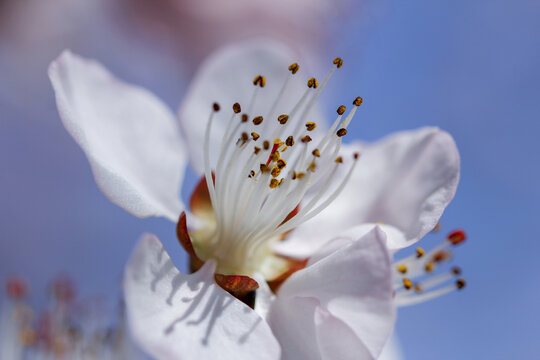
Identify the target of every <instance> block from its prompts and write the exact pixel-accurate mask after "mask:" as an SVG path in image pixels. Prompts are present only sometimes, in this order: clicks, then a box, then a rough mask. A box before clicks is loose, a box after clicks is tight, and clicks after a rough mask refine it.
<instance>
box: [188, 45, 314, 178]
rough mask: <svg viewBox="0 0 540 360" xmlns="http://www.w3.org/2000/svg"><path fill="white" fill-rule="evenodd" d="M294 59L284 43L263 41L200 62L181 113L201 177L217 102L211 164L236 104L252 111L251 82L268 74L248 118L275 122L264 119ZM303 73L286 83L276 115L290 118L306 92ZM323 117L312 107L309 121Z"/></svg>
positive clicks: (222, 51) (227, 49)
mask: <svg viewBox="0 0 540 360" xmlns="http://www.w3.org/2000/svg"><path fill="white" fill-rule="evenodd" d="M296 58H297V57H296V55H294V53H293V52H292V51H291V50H289V49H288V48H287V47H285V46H283V45H282V44H280V43H278V42H274V41H272V40H268V39H259V40H255V41H247V42H242V43H237V44H233V45H230V46H226V47H223V48H221V49H219V50H218V51H217V52H215V53H214V54H213V55H211V56H210V57H209V58H207V60H206V61H204V62H203V63H202V65H201V66H200V68H199V70H198V72H197V74H196V76H195V77H194V79H193V81H192V83H191V85H190V88H189V91H188V94H187V96H186V98H185V99H184V102H183V103H182V105H181V107H180V110H179V117H180V124H181V127H182V132H183V134H185V136H186V142H187V144H188V146H189V154H190V160H191V164H192V166H193V167H194V168H195V170H197V171H198V172H199V173H202V172H203V169H204V162H203V159H204V157H203V145H204V134H205V130H206V124H207V123H208V118H209V116H210V113H211V109H212V104H213V103H214V102H217V103H219V104H220V105H221V111H220V112H218V113H217V114H216V119H215V120H214V121H213V124H212V132H211V140H210V154H211V156H210V162H211V164H212V165H213V164H215V163H216V161H217V156H218V155H219V152H220V150H219V148H220V144H221V140H222V138H223V136H224V134H225V129H226V128H227V126H228V124H229V120H230V118H231V115H232V114H233V111H232V105H233V104H234V103H235V102H238V103H240V105H241V107H242V112H243V113H248V112H249V103H250V101H251V97H252V95H253V92H254V91H255V89H256V87H255V86H254V85H253V79H254V78H255V76H257V75H264V76H266V86H265V87H264V88H262V89H261V88H257V91H258V94H257V100H256V101H255V104H254V106H253V110H252V111H251V113H250V114H249V115H250V119H251V118H253V117H254V116H258V115H261V116H263V117H265V120H264V121H277V120H276V118H272V119H266V115H267V113H268V111H269V110H270V108H271V106H272V104H273V103H274V100H275V98H276V97H277V95H278V93H279V91H280V89H281V87H282V85H283V83H284V81H285V79H286V78H287V77H288V76H289V74H290V72H289V71H288V70H287V68H288V66H289V65H290V64H291V63H293V62H294V61H295V60H296ZM303 73H304V71H303V69H301V70H300V72H299V73H298V74H296V75H295V76H294V79H293V80H291V81H289V82H288V85H287V90H286V92H285V95H284V96H283V98H282V101H280V103H279V104H278V106H277V108H276V111H275V113H274V115H275V116H277V115H279V114H289V113H290V111H291V109H292V107H293V106H294V105H295V104H296V103H297V101H298V100H299V99H300V98H301V96H302V95H303V93H304V92H305V90H306V82H305V81H303V80H302V79H303V78H304V77H303V75H302V74H303ZM321 116H322V115H321V114H320V112H319V110H318V108H317V107H314V108H313V109H312V110H311V111H310V117H309V118H310V121H315V122H319V123H323V121H322V120H321ZM239 121H240V120H238V122H239ZM272 140H273V139H272ZM212 167H214V166H212Z"/></svg>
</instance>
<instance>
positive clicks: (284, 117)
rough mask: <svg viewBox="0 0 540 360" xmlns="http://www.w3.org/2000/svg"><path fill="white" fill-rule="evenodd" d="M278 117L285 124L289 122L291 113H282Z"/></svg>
mask: <svg viewBox="0 0 540 360" xmlns="http://www.w3.org/2000/svg"><path fill="white" fill-rule="evenodd" d="M277 119H278V121H279V123H280V124H281V125H285V124H286V123H287V120H289V115H286V114H281V115H279V116H278V117H277Z"/></svg>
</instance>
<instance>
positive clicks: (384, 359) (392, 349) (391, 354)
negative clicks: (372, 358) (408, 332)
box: [378, 333, 404, 360]
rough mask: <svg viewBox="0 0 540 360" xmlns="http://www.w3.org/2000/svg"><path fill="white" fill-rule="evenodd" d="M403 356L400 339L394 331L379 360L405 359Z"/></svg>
mask: <svg viewBox="0 0 540 360" xmlns="http://www.w3.org/2000/svg"><path fill="white" fill-rule="evenodd" d="M403 358H404V357H403V354H402V351H401V345H400V344H399V339H398V337H397V336H396V333H394V335H392V337H391V338H390V340H389V341H388V342H387V343H386V345H385V347H384V349H383V352H382V354H381V356H380V357H379V359H378V360H403Z"/></svg>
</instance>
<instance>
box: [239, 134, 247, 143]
mask: <svg viewBox="0 0 540 360" xmlns="http://www.w3.org/2000/svg"><path fill="white" fill-rule="evenodd" d="M240 139H241V140H242V141H243V142H246V141H248V139H249V135H248V133H247V132H243V133H242V136H241V137H240Z"/></svg>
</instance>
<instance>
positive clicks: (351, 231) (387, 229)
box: [273, 223, 406, 264]
mask: <svg viewBox="0 0 540 360" xmlns="http://www.w3.org/2000/svg"><path fill="white" fill-rule="evenodd" d="M375 227H378V228H379V229H380V230H382V232H383V233H384V234H385V238H386V245H387V247H388V248H389V249H394V248H395V247H396V246H398V245H399V244H402V243H404V242H405V241H406V238H405V235H404V234H403V233H402V232H401V231H400V230H399V229H397V228H395V227H393V226H392V225H386V224H374V223H364V224H360V225H356V226H353V227H351V228H348V229H346V230H344V231H340V232H336V233H334V234H332V239H331V240H330V241H329V240H328V239H324V238H322V237H315V236H312V237H298V236H294V237H292V238H290V239H286V240H284V241H280V242H278V243H276V244H274V246H273V249H274V251H275V252H277V253H279V254H280V255H282V256H286V257H291V258H296V259H305V258H309V263H310V264H313V263H315V262H317V261H319V260H320V259H322V258H324V257H326V256H328V255H330V254H331V253H333V252H335V251H337V250H339V249H341V248H342V247H344V246H346V245H348V244H350V243H351V242H353V241H355V240H356V239H359V238H361V237H362V236H364V235H366V234H367V233H369V232H370V231H372V230H373V228H375Z"/></svg>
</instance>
